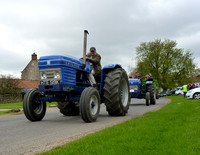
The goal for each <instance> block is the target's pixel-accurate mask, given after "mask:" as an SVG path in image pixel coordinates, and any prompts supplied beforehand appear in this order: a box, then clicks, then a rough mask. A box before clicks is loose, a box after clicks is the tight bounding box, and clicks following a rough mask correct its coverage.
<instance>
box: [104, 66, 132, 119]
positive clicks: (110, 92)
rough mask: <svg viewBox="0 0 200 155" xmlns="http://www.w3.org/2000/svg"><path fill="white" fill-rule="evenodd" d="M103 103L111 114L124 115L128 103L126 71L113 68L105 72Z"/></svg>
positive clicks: (128, 93)
mask: <svg viewBox="0 0 200 155" xmlns="http://www.w3.org/2000/svg"><path fill="white" fill-rule="evenodd" d="M103 89H104V95H103V97H104V103H105V105H106V110H107V111H108V113H109V115H111V116H125V115H126V113H127V112H128V109H129V105H130V88H129V82H128V77H127V74H126V71H125V70H124V69H122V68H117V69H114V70H113V71H110V72H108V73H107V74H106V78H105V81H104V88H103Z"/></svg>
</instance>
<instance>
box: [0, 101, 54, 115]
mask: <svg viewBox="0 0 200 155" xmlns="http://www.w3.org/2000/svg"><path fill="white" fill-rule="evenodd" d="M50 105H57V102H51V103H49V102H47V106H50ZM22 108H23V102H16V103H4V104H0V109H22ZM8 113H12V112H11V110H7V111H0V115H3V114H8Z"/></svg>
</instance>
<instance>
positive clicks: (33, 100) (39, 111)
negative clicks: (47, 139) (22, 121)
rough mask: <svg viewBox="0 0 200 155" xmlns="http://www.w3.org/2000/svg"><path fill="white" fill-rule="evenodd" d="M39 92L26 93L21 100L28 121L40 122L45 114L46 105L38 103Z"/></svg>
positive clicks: (33, 90)
mask: <svg viewBox="0 0 200 155" xmlns="http://www.w3.org/2000/svg"><path fill="white" fill-rule="evenodd" d="M39 95H40V92H39V91H38V90H36V89H32V90H30V91H29V92H27V93H26V94H25V96H24V100H23V110H24V114H25V116H26V118H27V119H28V120H30V121H40V120H42V119H43V117H44V115H45V113H46V103H45V102H43V101H39Z"/></svg>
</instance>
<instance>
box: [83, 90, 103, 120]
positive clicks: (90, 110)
mask: <svg viewBox="0 0 200 155" xmlns="http://www.w3.org/2000/svg"><path fill="white" fill-rule="evenodd" d="M99 111H100V95H99V92H98V90H97V89H95V88H93V87H88V88H85V89H84V90H83V92H82V94H81V97H80V112H81V117H82V119H83V120H84V121H85V122H87V123H89V122H95V121H96V119H97V117H98V115H99Z"/></svg>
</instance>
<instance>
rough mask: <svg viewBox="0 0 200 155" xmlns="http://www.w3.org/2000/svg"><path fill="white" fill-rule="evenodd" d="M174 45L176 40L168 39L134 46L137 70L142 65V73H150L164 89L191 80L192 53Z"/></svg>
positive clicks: (192, 68)
mask: <svg viewBox="0 0 200 155" xmlns="http://www.w3.org/2000/svg"><path fill="white" fill-rule="evenodd" d="M176 46H177V43H176V41H172V40H168V39H165V40H164V41H162V40H161V39H156V40H155V41H151V42H143V43H141V44H140V46H138V47H137V48H136V52H137V70H140V67H141V66H142V71H143V75H145V74H148V73H151V74H152V75H153V77H154V79H156V80H157V81H158V84H159V87H160V88H163V89H164V90H167V89H172V88H175V87H176V86H178V85H183V83H190V82H192V78H193V76H194V72H195V64H194V62H193V58H192V53H191V51H189V50H184V49H182V48H177V47H176ZM143 77H144V76H143Z"/></svg>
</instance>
